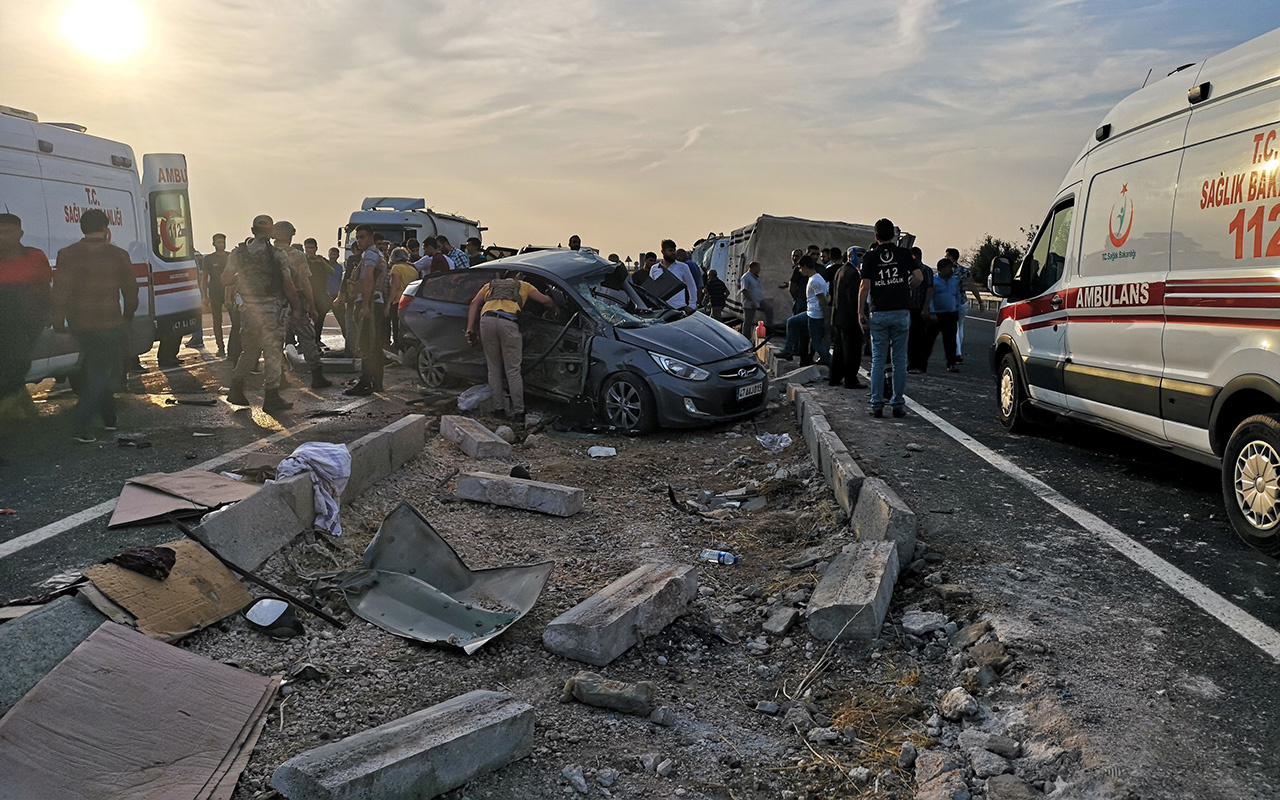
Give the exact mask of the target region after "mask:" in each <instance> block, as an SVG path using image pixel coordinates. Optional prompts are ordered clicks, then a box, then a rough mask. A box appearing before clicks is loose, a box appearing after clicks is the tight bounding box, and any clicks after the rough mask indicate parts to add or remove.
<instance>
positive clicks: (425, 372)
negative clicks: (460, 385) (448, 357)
mask: <svg viewBox="0 0 1280 800" xmlns="http://www.w3.org/2000/svg"><path fill="white" fill-rule="evenodd" d="M414 364H415V366H416V368H417V370H418V379H419V380H421V381H422V385H423V386H425V387H426V388H428V389H439V388H440V387H441V386H444V382H445V381H446V380H448V377H449V375H448V373H447V372H446V371H445V368H444V365H443V364H441V363H440V362H439V360H437V359H436V357H435V354H433V353H432V352H431V348H429V347H427V346H426V345H425V344H420V345H418V352H417V356H416V358H415V359H414Z"/></svg>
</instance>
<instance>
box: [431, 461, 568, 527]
mask: <svg viewBox="0 0 1280 800" xmlns="http://www.w3.org/2000/svg"><path fill="white" fill-rule="evenodd" d="M509 446H510V445H508V447H509ZM453 494H454V496H455V497H461V498H462V499H464V500H475V501H476V502H480V503H490V504H492V505H495V506H506V507H508V508H522V509H524V510H526V511H538V512H541V513H543V514H551V515H553V516H557V517H572V516H573V515H574V514H577V513H578V512H579V511H581V510H582V508H583V505H584V504H585V502H586V497H585V493H584V492H583V491H582V490H581V489H578V488H575V487H572V486H562V485H560V484H558V483H543V482H542V481H532V480H522V479H520V478H512V477H510V476H508V475H495V474H493V473H491V472H467V473H464V474H463V475H462V477H460V478H459V479H458V485H457V487H456V488H455V489H454V490H453Z"/></svg>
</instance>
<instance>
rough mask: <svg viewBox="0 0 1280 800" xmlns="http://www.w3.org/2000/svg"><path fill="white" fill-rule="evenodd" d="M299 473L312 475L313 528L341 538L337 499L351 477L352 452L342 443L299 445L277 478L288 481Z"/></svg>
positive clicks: (277, 474)
mask: <svg viewBox="0 0 1280 800" xmlns="http://www.w3.org/2000/svg"><path fill="white" fill-rule="evenodd" d="M302 472H310V473H311V488H312V489H313V490H314V491H313V494H314V496H315V508H316V522H315V527H317V528H319V529H320V530H322V531H325V532H327V533H331V534H333V535H334V536H341V535H342V521H341V520H340V519H339V518H338V512H339V510H340V509H339V505H338V498H339V497H341V496H342V492H343V490H345V489H346V488H347V481H348V480H349V479H350V478H351V451H350V450H348V449H347V446H346V445H345V444H329V443H328V442H307V443H306V444H302V445H299V446H298V449H297V450H294V451H293V452H292V453H290V454H289V455H288V457H287V458H285V459H284V460H283V461H281V462H280V466H278V467H276V477H277V478H288V477H290V476H292V475H297V474H299V473H302Z"/></svg>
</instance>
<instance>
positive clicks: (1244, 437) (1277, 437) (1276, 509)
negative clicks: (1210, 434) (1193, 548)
mask: <svg viewBox="0 0 1280 800" xmlns="http://www.w3.org/2000/svg"><path fill="white" fill-rule="evenodd" d="M1222 495H1223V501H1224V502H1225V503H1226V506H1227V518H1228V519H1230V520H1231V527H1233V528H1235V531H1236V534H1237V535H1238V536H1239V537H1240V538H1241V539H1243V540H1244V543H1245V544H1247V545H1249V546H1250V547H1252V548H1254V549H1255V550H1259V551H1261V552H1263V553H1266V554H1268V555H1273V556H1274V555H1280V418H1277V417H1276V416H1275V415H1273V414H1259V415H1257V416H1253V417H1249V418H1248V419H1246V420H1245V421H1244V422H1241V423H1240V425H1239V426H1238V427H1237V428H1236V430H1235V433H1233V434H1231V439H1230V440H1228V442H1227V449H1226V450H1225V451H1224V452H1223V454H1222Z"/></svg>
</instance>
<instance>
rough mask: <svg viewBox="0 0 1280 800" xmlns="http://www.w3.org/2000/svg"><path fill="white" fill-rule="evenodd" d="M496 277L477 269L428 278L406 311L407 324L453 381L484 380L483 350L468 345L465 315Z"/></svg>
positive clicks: (441, 273)
mask: <svg viewBox="0 0 1280 800" xmlns="http://www.w3.org/2000/svg"><path fill="white" fill-rule="evenodd" d="M497 274H498V272H497V270H492V269H483V268H479V267H477V268H475V269H461V270H452V271H449V272H437V273H435V274H434V275H428V276H427V277H425V278H423V279H422V283H421V284H420V285H419V286H418V296H417V298H416V299H414V301H413V302H412V303H410V304H409V306H408V307H407V308H406V309H405V312H404V313H405V322H406V324H407V325H409V327H410V328H411V329H412V330H413V331H414V333H415V335H417V336H418V337H419V338H420V339H421V340H422V346H423V347H424V348H427V349H428V350H430V352H431V355H432V356H433V357H434V359H435V360H436V361H437V362H439V363H440V364H443V365H445V369H446V370H447V372H448V373H449V374H450V375H452V376H454V377H458V378H462V379H465V380H471V381H476V382H484V381H485V379H486V377H487V374H488V373H487V370H486V369H485V360H484V348H482V347H481V346H480V344H479V342H477V343H476V344H475V345H470V344H467V340H466V331H467V311H468V309H469V308H470V306H471V299H472V298H474V297H475V296H476V292H478V291H480V289H481V287H483V286H484V285H485V284H486V283H488V282H489V281H491V280H493V279H494V277H496V276H497ZM410 316H413V317H416V319H410Z"/></svg>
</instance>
